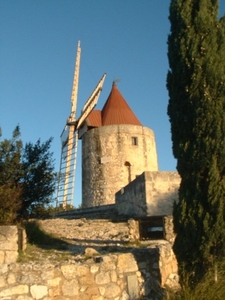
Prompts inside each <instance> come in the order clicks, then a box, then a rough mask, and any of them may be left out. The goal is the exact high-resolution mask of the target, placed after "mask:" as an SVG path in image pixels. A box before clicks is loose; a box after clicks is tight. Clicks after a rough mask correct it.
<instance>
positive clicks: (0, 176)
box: [0, 126, 23, 224]
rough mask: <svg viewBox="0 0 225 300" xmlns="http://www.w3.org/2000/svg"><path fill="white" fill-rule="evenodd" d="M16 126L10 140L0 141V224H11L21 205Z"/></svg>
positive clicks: (20, 146) (21, 172)
mask: <svg viewBox="0 0 225 300" xmlns="http://www.w3.org/2000/svg"><path fill="white" fill-rule="evenodd" d="M19 137H20V131H19V127H18V126H17V127H16V128H15V130H14V131H13V135H12V138H11V139H9V140H7V139H4V140H3V141H0V224H8V223H11V222H13V221H14V220H15V219H16V217H17V211H18V210H19V209H20V207H21V205H22V198H21V192H22V187H21V184H20V179H21V177H22V176H23V170H22V165H21V149H22V146H23V145H22V141H21V140H20V139H19Z"/></svg>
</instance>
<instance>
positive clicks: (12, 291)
mask: <svg viewBox="0 0 225 300" xmlns="http://www.w3.org/2000/svg"><path fill="white" fill-rule="evenodd" d="M28 293H29V287H28V285H23V284H19V285H17V286H13V287H11V288H7V289H4V290H2V291H0V297H6V296H13V295H22V294H28Z"/></svg>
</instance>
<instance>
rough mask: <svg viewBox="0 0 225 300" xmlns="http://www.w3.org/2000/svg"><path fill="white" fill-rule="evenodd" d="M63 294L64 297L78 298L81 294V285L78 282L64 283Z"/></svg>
mask: <svg viewBox="0 0 225 300" xmlns="http://www.w3.org/2000/svg"><path fill="white" fill-rule="evenodd" d="M62 292H63V295H64V296H69V297H73V296H77V295H78V293H79V285H78V282H77V280H71V281H64V283H63V285H62Z"/></svg>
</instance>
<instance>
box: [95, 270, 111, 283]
mask: <svg viewBox="0 0 225 300" xmlns="http://www.w3.org/2000/svg"><path fill="white" fill-rule="evenodd" d="M95 282H96V284H99V285H102V284H107V283H109V282H110V273H109V272H106V273H105V272H101V273H99V274H97V275H96V277H95Z"/></svg>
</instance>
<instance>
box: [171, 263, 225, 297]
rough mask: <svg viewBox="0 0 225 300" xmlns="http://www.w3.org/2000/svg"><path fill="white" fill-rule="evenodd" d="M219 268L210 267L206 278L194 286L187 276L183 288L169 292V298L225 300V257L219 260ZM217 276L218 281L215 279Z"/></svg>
mask: <svg viewBox="0 0 225 300" xmlns="http://www.w3.org/2000/svg"><path fill="white" fill-rule="evenodd" d="M217 267H218V270H216V273H215V269H214V268H212V269H209V270H208V272H207V273H206V274H205V276H204V278H203V279H202V280H201V281H200V282H199V283H198V284H197V285H196V286H195V287H194V288H193V286H192V284H190V282H189V280H188V279H189V278H186V281H185V283H184V284H183V286H182V288H181V290H180V291H179V292H177V293H174V292H172V291H171V292H169V295H168V297H167V300H205V299H208V300H223V299H225V258H223V259H222V260H221V261H219V262H218V265H217ZM215 277H216V278H217V281H215Z"/></svg>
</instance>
